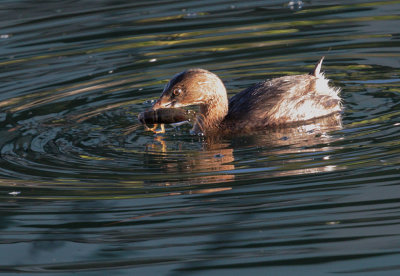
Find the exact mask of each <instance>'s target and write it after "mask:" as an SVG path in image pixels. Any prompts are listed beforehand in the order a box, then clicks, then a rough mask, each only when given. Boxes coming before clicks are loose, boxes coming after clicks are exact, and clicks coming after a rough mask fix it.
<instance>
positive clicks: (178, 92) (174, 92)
mask: <svg viewBox="0 0 400 276" xmlns="http://www.w3.org/2000/svg"><path fill="white" fill-rule="evenodd" d="M172 93H173V94H174V95H175V96H179V95H180V94H181V93H182V89H180V88H178V89H174V91H172Z"/></svg>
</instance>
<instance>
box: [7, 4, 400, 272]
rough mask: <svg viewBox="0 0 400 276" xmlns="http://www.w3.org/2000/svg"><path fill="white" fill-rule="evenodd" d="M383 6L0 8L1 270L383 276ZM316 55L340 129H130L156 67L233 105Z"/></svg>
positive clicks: (395, 51)
mask: <svg viewBox="0 0 400 276" xmlns="http://www.w3.org/2000/svg"><path fill="white" fill-rule="evenodd" d="M60 3H62V4H60ZM299 3H301V4H302V5H299ZM292 7H293V8H292ZM399 8H400V1H398V0H393V1H366V0H355V1H351V2H349V1H344V0H339V1H319V0H316V1H289V0H282V1H242V2H239V1H208V0H205V1H202V2H199V1H159V2H157V5H155V4H154V1H140V0H138V1H134V2H131V3H123V1H67V2H65V1H64V2H56V1H53V2H51V3H50V2H46V4H44V5H38V3H37V1H30V0H26V1H3V2H2V3H1V9H0V15H1V16H0V21H1V23H2V29H1V30H0V52H1V53H2V55H1V57H0V77H1V79H2V82H1V83H0V199H1V200H0V214H1V218H0V229H1V233H0V234H1V236H2V243H0V266H1V269H0V270H1V272H4V273H9V274H12V273H25V274H29V275H30V274H34V273H47V274H49V273H50V274H54V273H58V274H60V275H70V274H72V273H84V274H88V275H90V274H92V275H99V274H110V273H111V274H123V275H131V274H143V275H154V274H160V273H161V274H172V275H177V274H182V275H184V274H188V273H199V272H200V274H207V275H217V274H218V275H221V274H228V273H231V272H232V273H234V274H235V273H251V274H263V273H264V274H265V273H267V274H271V275H291V274H293V271H296V273H297V274H299V275H309V274H310V271H313V272H314V273H315V274H332V273H336V274H337V273H342V274H343V273H353V274H354V273H355V274H360V273H361V274H362V273H364V274H365V272H372V273H377V274H384V273H386V272H387V273H389V274H393V275H396V272H398V259H399V250H398V245H397V238H398V237H399V234H398V233H399V225H400V219H399V216H398V215H397V214H398V210H399V208H400V204H399V202H400V199H399V196H398V195H399V194H400V185H399V181H398V179H399V176H398V174H399V169H400V158H399V153H400V146H399V145H400V142H399V141H400V137H399V133H400V132H399V130H400V125H399V117H400V114H399V104H400V97H399V93H398V92H399V91H400V90H399V87H400V81H399V76H400V70H399V59H398V58H399V56H400V53H399V46H400V44H399V37H400V36H399V31H398V25H399V24H398V23H399V20H400V16H399V12H398V11H399ZM322 55H327V61H326V63H325V64H324V70H325V72H326V75H327V76H328V77H329V78H330V79H332V80H333V81H334V83H335V85H336V86H338V87H341V88H342V91H343V92H342V94H341V96H342V98H343V99H344V106H345V110H344V113H343V114H342V119H343V127H340V123H337V124H336V125H334V126H333V127H329V126H327V127H325V125H324V123H321V124H319V123H315V124H310V125H304V126H297V127H292V128H289V129H276V130H274V131H264V132H258V133H254V134H243V135H238V136H235V137H215V139H208V138H207V139H206V138H201V137H193V136H190V135H188V134H187V133H188V129H189V127H186V126H181V127H180V129H177V130H171V129H169V131H168V132H167V134H165V135H159V136H154V135H152V134H151V133H148V132H145V131H144V129H143V127H142V126H141V125H140V124H139V123H138V122H137V115H138V113H139V112H142V111H143V110H146V108H148V107H149V106H150V104H148V103H146V102H144V101H145V100H152V99H156V98H158V97H159V93H160V91H159V88H160V87H161V86H162V85H163V84H165V83H166V82H167V81H168V79H169V78H170V76H171V72H172V71H173V72H180V71H182V70H184V69H187V68H195V67H200V68H205V69H208V70H210V71H213V72H216V73H217V74H218V75H220V76H221V77H222V78H223V79H224V80H226V83H227V86H228V87H227V88H228V91H229V93H230V96H232V95H233V94H235V93H236V92H238V91H241V90H243V89H244V88H246V87H249V86H250V85H251V84H253V83H255V82H259V81H262V80H265V79H269V78H272V77H277V76H282V75H294V74H301V73H307V72H309V71H310V70H311V69H312V66H313V65H312V64H313V63H314V61H315V60H316V59H318V57H320V56H322Z"/></svg>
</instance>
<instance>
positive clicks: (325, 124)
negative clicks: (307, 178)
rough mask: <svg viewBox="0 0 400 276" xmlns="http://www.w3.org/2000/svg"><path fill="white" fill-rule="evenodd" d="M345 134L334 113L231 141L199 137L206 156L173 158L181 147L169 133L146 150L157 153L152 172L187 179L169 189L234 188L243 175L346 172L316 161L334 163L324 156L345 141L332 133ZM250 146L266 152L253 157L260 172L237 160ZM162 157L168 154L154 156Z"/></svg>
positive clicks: (151, 158)
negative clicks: (170, 141) (217, 185)
mask: <svg viewBox="0 0 400 276" xmlns="http://www.w3.org/2000/svg"><path fill="white" fill-rule="evenodd" d="M340 129H342V121H341V115H340V114H334V115H332V116H328V117H325V118H320V119H316V120H312V121H310V122H308V123H307V124H299V125H296V126H290V127H282V128H277V129H272V130H263V131H258V132H257V133H256V134H246V135H236V136H229V137H228V139H227V137H224V136H218V135H214V136H208V137H202V138H199V139H200V140H201V141H202V150H201V151H196V152H191V153H185V154H178V155H173V154H172V155H171V154H169V153H170V151H171V150H172V153H173V152H174V150H173V149H172V148H176V145H174V144H172V145H169V144H168V141H167V140H166V137H165V136H168V132H167V134H165V135H155V136H154V140H153V142H150V143H148V144H146V151H149V152H151V153H153V154H149V155H147V156H146V159H145V164H144V165H145V166H150V167H152V166H154V164H157V167H158V168H160V170H161V171H163V172H165V173H166V174H167V175H185V178H184V180H182V179H181V178H179V181H178V182H177V180H178V179H174V180H173V181H169V180H168V181H165V182H164V183H163V184H162V185H165V186H174V185H199V184H215V183H225V182H226V183H229V182H232V181H234V180H235V177H236V176H237V175H240V174H242V173H244V174H246V173H251V175H252V176H251V177H252V179H256V178H262V177H279V176H290V175H301V174H310V173H319V172H331V171H335V170H338V169H345V168H346V166H337V165H334V164H332V165H320V164H319V163H318V162H315V161H314V159H315V155H313V154H319V155H323V156H322V159H323V160H329V158H330V157H329V154H325V155H324V152H330V151H332V150H334V149H338V147H335V146H330V145H331V144H332V143H334V142H335V141H336V140H338V139H341V137H340V136H339V137H333V136H331V135H330V134H329V133H331V132H332V131H335V130H340ZM170 147H171V148H170ZM249 147H250V148H252V149H254V148H259V149H262V150H258V151H257V154H256V156H253V160H252V163H254V162H255V163H257V165H256V168H251V167H252V166H243V164H242V162H236V161H237V160H235V155H238V156H239V158H240V156H241V153H240V151H242V150H244V149H246V148H249ZM178 148H179V147H178ZM235 151H236V152H237V153H235ZM157 152H162V153H163V154H162V155H159V154H154V153H157ZM294 154H296V155H299V154H309V155H310V156H312V157H311V158H309V157H307V158H295V159H291V158H290V156H291V155H294ZM277 156H279V157H278V158H276V157H277ZM283 156H288V157H284V158H282V157H283ZM299 165H300V166H299ZM299 167H306V168H299ZM191 174H194V176H193V177H192V176H191ZM177 183H179V184H177ZM220 187H221V186H220ZM225 187H227V186H225ZM229 188H231V187H229Z"/></svg>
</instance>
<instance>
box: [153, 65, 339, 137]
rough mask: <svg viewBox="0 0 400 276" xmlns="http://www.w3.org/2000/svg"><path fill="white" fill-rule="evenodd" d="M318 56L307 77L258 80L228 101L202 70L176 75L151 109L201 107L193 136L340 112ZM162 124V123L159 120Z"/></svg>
mask: <svg viewBox="0 0 400 276" xmlns="http://www.w3.org/2000/svg"><path fill="white" fill-rule="evenodd" d="M323 60H324V57H322V58H321V59H320V60H319V62H318V63H317V64H316V66H315V68H314V70H313V72H311V73H310V74H303V75H295V76H284V77H280V78H274V79H271V80H267V81H263V82H259V83H257V84H255V85H253V86H251V87H249V88H247V89H245V90H243V91H242V92H240V93H238V94H236V95H235V96H233V97H232V98H231V99H230V100H229V101H228V97H227V92H226V89H225V86H224V84H223V82H222V81H221V79H220V78H219V77H218V76H217V75H215V74H214V73H211V72H210V71H207V70H204V69H189V70H186V71H184V72H181V73H179V74H177V75H175V76H174V77H173V78H172V79H171V80H170V81H169V82H168V84H167V85H166V86H165V88H164V90H163V92H162V94H161V96H160V98H159V99H158V100H157V101H156V103H155V104H154V105H153V107H152V110H153V111H157V110H159V109H165V108H179V107H184V106H190V105H199V106H200V113H199V114H198V115H197V117H196V120H195V123H194V126H193V129H192V132H193V133H196V134H199V133H203V134H205V135H208V134H212V133H219V132H223V133H225V132H241V131H251V130H257V129H261V128H269V127H277V126H282V125H287V124H291V123H296V122H305V121H308V120H312V119H315V118H319V117H324V116H328V115H331V114H334V113H337V112H340V111H341V110H342V105H341V99H340V97H339V95H338V94H339V92H340V89H338V88H335V87H330V86H329V85H328V82H329V80H328V79H326V78H325V76H324V74H323V73H321V65H322V62H323ZM160 122H161V123H162V120H161V121H160Z"/></svg>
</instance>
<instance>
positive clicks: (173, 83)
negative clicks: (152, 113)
mask: <svg viewBox="0 0 400 276" xmlns="http://www.w3.org/2000/svg"><path fill="white" fill-rule="evenodd" d="M221 98H222V99H223V101H225V102H224V103H223V104H226V105H227V95H226V89H225V86H224V84H223V83H222V81H221V80H220V78H219V77H218V76H217V75H215V74H213V73H211V72H209V71H207V70H203V69H189V70H186V71H184V72H181V73H179V74H177V75H175V76H174V77H173V78H172V79H171V80H170V81H169V82H168V84H167V85H166V86H165V87H164V90H163V92H162V94H161V96H160V98H159V99H158V100H157V102H156V103H155V104H154V105H153V109H154V110H156V109H159V108H177V107H183V106H189V105H200V106H202V105H203V106H208V105H212V103H213V102H215V101H218V102H219V103H220V102H221Z"/></svg>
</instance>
